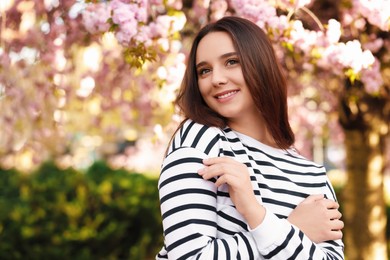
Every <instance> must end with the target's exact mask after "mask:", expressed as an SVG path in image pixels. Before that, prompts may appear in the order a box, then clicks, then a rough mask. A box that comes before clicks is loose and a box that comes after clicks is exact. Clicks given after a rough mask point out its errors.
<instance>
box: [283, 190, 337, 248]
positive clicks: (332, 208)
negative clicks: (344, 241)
mask: <svg viewBox="0 0 390 260" xmlns="http://www.w3.org/2000/svg"><path fill="white" fill-rule="evenodd" d="M338 208H339V204H338V203H337V202H335V201H333V200H329V199H325V198H324V195H322V194H318V195H310V196H309V197H307V198H306V199H305V200H303V201H302V202H301V203H300V204H298V206H297V207H296V208H295V209H294V210H293V211H292V212H291V214H290V216H288V218H287V220H288V221H289V222H290V223H291V224H293V225H295V226H297V227H298V228H299V229H300V230H301V231H302V232H303V233H305V235H306V236H308V237H309V238H310V239H311V241H313V242H314V243H320V242H324V241H327V240H336V239H341V238H342V237H343V233H342V232H341V229H342V228H343V227H344V222H343V221H342V220H340V218H341V213H340V211H339V210H338Z"/></svg>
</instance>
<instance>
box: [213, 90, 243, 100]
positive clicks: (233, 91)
mask: <svg viewBox="0 0 390 260" xmlns="http://www.w3.org/2000/svg"><path fill="white" fill-rule="evenodd" d="M237 92H238V90H232V91H226V92H223V93H219V94H217V95H215V97H216V98H217V99H224V98H228V97H230V96H233V95H234V94H236V93H237Z"/></svg>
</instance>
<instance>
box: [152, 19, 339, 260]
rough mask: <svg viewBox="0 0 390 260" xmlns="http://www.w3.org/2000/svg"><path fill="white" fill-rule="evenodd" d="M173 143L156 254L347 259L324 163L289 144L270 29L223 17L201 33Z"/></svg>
mask: <svg viewBox="0 0 390 260" xmlns="http://www.w3.org/2000/svg"><path fill="white" fill-rule="evenodd" d="M177 105H178V106H179V108H180V109H181V111H182V113H183V114H184V116H185V120H184V121H183V122H182V124H181V125H180V127H179V128H178V130H177V131H176V133H175V135H174V136H173V138H172V140H171V143H170V145H169V147H168V150H167V155H166V157H165V159H164V162H163V165H162V170H161V175H160V180H159V186H158V188H159V194H160V204H161V213H162V220H163V229H164V239H165V245H164V247H163V248H162V250H161V251H160V252H159V254H158V255H157V257H156V258H157V259H283V260H285V259H327V258H329V259H343V258H344V256H343V243H342V241H341V237H342V233H341V229H342V228H343V222H342V221H341V220H340V217H341V214H340V212H339V211H338V203H337V202H336V197H335V194H334V191H333V188H332V186H331V184H330V182H329V180H328V178H327V176H326V173H325V169H324V168H323V167H322V166H319V165H317V164H315V163H313V162H311V161H309V160H307V159H305V158H303V157H302V156H300V155H299V154H298V153H297V152H296V151H295V150H294V149H292V148H291V147H292V145H293V143H294V134H293V133H292V130H291V128H290V125H289V122H288V114H287V90H286V82H285V78H284V76H283V74H282V72H281V69H280V67H279V65H278V63H277V60H276V58H275V54H274V51H273V49H272V45H271V44H270V42H269V40H268V38H267V36H266V35H265V33H264V32H263V31H262V30H261V29H260V28H259V27H258V26H256V25H255V24H254V23H252V22H250V21H248V20H245V19H242V18H238V17H225V18H223V19H221V20H219V21H217V22H215V23H212V24H209V25H207V26H205V27H204V28H203V29H201V31H200V32H199V33H198V35H197V36H196V37H195V39H194V42H193V46H192V49H191V52H190V55H189V60H188V66H187V70H186V73H185V76H184V79H183V82H182V86H181V89H180V92H179V95H178V97H177Z"/></svg>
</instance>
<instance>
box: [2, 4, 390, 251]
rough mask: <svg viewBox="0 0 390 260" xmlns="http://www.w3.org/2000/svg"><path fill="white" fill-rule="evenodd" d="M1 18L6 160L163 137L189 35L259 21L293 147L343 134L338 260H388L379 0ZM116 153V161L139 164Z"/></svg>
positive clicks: (312, 146) (18, 8)
mask: <svg viewBox="0 0 390 260" xmlns="http://www.w3.org/2000/svg"><path fill="white" fill-rule="evenodd" d="M0 12H1V17H0V18H1V31H0V32H1V34H0V110H1V111H2V112H1V114H0V125H1V126H2V127H1V132H0V134H1V135H0V164H1V165H3V166H7V165H8V166H12V165H17V164H20V165H28V164H29V163H30V164H31V163H39V162H41V161H42V160H46V159H48V158H54V159H58V158H61V159H62V160H61V162H64V161H66V162H67V163H68V164H75V163H77V162H78V161H82V162H85V158H84V157H83V158H82V159H80V160H78V159H77V158H78V156H79V155H78V152H77V151H79V150H77V149H75V146H77V147H84V148H85V149H87V148H88V149H89V151H99V152H100V153H99V154H100V156H106V155H108V154H112V153H113V152H112V151H113V150H114V152H116V151H117V150H118V149H112V148H111V147H110V146H107V145H106V144H107V143H117V142H118V141H122V143H123V141H124V140H127V141H130V142H131V143H133V142H134V141H135V140H139V139H140V137H142V133H144V132H148V129H151V130H153V131H154V133H155V134H157V136H159V135H161V134H163V133H164V131H161V129H164V127H166V126H169V122H170V121H172V118H174V115H175V113H174V112H175V110H174V108H173V107H172V106H171V101H172V100H173V99H174V94H175V90H176V89H177V88H178V86H179V84H180V80H181V77H182V75H183V71H184V68H185V65H184V61H185V55H186V53H187V51H188V47H189V42H190V40H191V37H192V36H193V33H194V31H196V30H197V29H198V28H199V27H201V26H203V25H204V24H206V23H208V22H210V21H213V20H216V19H219V18H221V17H222V16H224V15H239V16H242V17H246V18H248V19H250V20H252V21H254V22H256V23H257V24H258V25H259V26H260V27H261V28H263V29H264V30H265V31H266V32H267V33H268V34H269V36H270V38H271V40H272V41H273V43H274V46H275V49H276V51H277V54H278V57H279V58H280V61H281V62H282V64H283V65H284V67H285V69H286V73H287V75H288V78H289V83H290V91H289V103H290V108H291V113H290V114H291V123H292V125H293V127H294V129H295V132H296V134H297V143H296V146H297V148H298V149H299V150H300V151H301V152H302V153H303V154H304V155H307V156H312V155H313V151H314V157H318V158H320V159H321V158H322V157H323V156H321V155H322V153H321V152H322V146H323V145H324V144H327V146H329V145H332V144H337V143H340V142H342V141H344V140H345V141H344V145H345V151H346V156H345V160H344V159H343V158H335V160H336V161H338V162H344V161H345V168H346V171H347V173H348V181H347V183H346V186H345V188H344V193H343V194H342V195H341V198H342V199H343V205H344V221H345V223H346V228H345V243H346V255H347V257H348V258H349V259H387V252H386V237H385V226H386V214H385V204H384V196H383V180H384V179H383V178H384V176H383V172H384V168H385V165H386V162H387V163H388V157H386V150H385V147H386V145H385V140H386V137H387V138H388V136H389V121H390V120H389V118H390V108H389V106H390V102H389V91H390V89H389V85H390V79H389V77H390V76H389V74H390V51H389V50H390V37H389V29H390V18H389V16H390V4H389V1H386V0H376V1H374V0H338V1H331V0H316V1H314V0H301V1H299V0H278V1H273V0H185V1H184V0H183V1H181V0H167V1H165V0H164V1H163V0H150V1H147V0H112V1H103V0H102V1H97V0H94V1H76V0H63V1H56V0H52V1H48V0H47V1H40V0H2V1H1V3H0ZM168 133H169V131H168ZM85 137H88V138H85ZM136 143H137V142H136ZM142 145H143V146H145V143H143V144H142ZM122 152H124V153H130V154H131V155H132V156H116V157H115V158H120V160H122V161H121V163H122V164H124V161H126V162H127V163H130V162H129V159H130V161H131V159H132V158H133V159H134V158H135V156H136V155H134V154H132V151H131V150H130V151H129V150H123V151H122ZM89 154H90V155H91V158H90V160H93V159H94V158H95V156H97V155H96V154H95V153H89ZM149 154H150V152H149ZM386 159H387V161H386ZM87 162H88V161H87ZM130 164H131V163H130ZM338 166H340V167H342V166H343V165H338ZM362 233H364V234H365V235H364V236H362V235H361V234H362Z"/></svg>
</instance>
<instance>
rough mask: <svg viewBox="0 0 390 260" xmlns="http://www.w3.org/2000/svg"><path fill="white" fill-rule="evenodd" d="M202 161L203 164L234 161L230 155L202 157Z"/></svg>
mask: <svg viewBox="0 0 390 260" xmlns="http://www.w3.org/2000/svg"><path fill="white" fill-rule="evenodd" d="M202 162H203V164H204V165H212V164H217V163H228V162H235V161H234V160H233V159H232V158H230V157H212V158H206V159H203V161H202Z"/></svg>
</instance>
